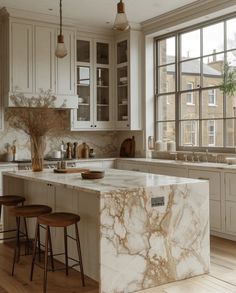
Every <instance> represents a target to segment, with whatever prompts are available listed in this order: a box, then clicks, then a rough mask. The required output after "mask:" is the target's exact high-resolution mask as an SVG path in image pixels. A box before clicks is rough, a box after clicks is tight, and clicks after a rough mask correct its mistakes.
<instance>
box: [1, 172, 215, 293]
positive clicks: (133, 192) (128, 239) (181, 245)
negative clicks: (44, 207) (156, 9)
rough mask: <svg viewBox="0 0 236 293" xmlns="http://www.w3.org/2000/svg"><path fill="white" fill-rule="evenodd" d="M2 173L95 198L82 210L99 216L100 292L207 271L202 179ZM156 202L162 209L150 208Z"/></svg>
mask: <svg viewBox="0 0 236 293" xmlns="http://www.w3.org/2000/svg"><path fill="white" fill-rule="evenodd" d="M4 175H7V176H10V177H15V178H20V179H23V180H30V181H33V182H34V181H37V182H44V183H51V184H54V185H56V186H62V187H66V188H70V189H74V190H77V191H79V192H78V196H81V197H83V196H84V197H86V195H87V196H88V193H94V194H95V195H98V198H99V200H97V201H96V202H97V205H96V207H90V206H88V209H90V211H93V212H94V213H95V211H96V214H99V215H100V217H99V219H97V221H98V222H97V224H96V229H99V234H100V240H99V243H93V247H94V249H97V251H99V252H100V263H99V266H98V267H99V268H100V292H101V293H131V292H137V291H139V290H143V289H147V288H151V287H156V286H158V285H161V284H165V283H169V282H172V281H176V280H181V279H186V278H189V277H193V276H196V275H201V274H205V273H208V272H209V266H210V243H209V239H210V238H209V183H208V181H204V180H196V179H190V178H177V177H170V176H163V175H154V174H146V173H141V172H134V171H125V170H113V169H109V170H106V173H105V177H104V178H103V179H99V180H82V179H81V176H80V174H56V173H53V171H52V170H47V171H43V172H32V171H17V172H4ZM64 191H65V190H64V189H63V193H64ZM80 191H82V192H81V193H80ZM84 191H86V192H87V193H83V192H84ZM76 195H77V194H76ZM55 196H57V195H55ZM157 198H159V199H160V198H161V199H162V200H163V205H161V206H153V203H154V199H157ZM79 202H82V199H81V200H79ZM85 231H86V230H85ZM87 233H89V232H87ZM88 238H89V237H88Z"/></svg>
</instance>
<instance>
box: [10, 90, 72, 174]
mask: <svg viewBox="0 0 236 293" xmlns="http://www.w3.org/2000/svg"><path fill="white" fill-rule="evenodd" d="M11 100H12V102H13V103H14V105H15V107H14V108H8V109H7V110H6V120H7V121H8V123H9V125H10V126H11V127H13V128H16V129H21V130H23V131H24V132H25V133H26V134H27V135H28V136H29V137H30V140H31V156H32V169H33V171H41V170H42V167H43V166H42V164H43V152H44V149H45V145H44V138H45V136H46V135H47V134H49V133H51V132H53V131H55V130H63V129H65V128H66V125H67V122H68V111H67V110H60V109H55V108H53V106H54V101H55V97H54V96H53V95H51V91H50V90H49V91H46V92H43V91H41V94H40V97H39V98H35V97H31V98H27V97H25V96H24V95H23V94H21V93H20V94H14V95H12V96H11Z"/></svg>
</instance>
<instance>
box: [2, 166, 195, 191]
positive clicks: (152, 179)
mask: <svg viewBox="0 0 236 293" xmlns="http://www.w3.org/2000/svg"><path fill="white" fill-rule="evenodd" d="M3 174H5V175H10V176H12V177H16V178H20V179H26V180H32V181H38V182H45V183H52V184H54V185H62V186H63V187H67V188H72V189H76V190H81V191H89V192H95V193H98V194H102V193H107V192H111V191H117V190H119V189H133V188H137V187H142V188H146V187H154V186H163V185H173V184H186V183H196V182H199V180H197V179H191V178H178V177H172V176H163V175H154V174H148V173H141V172H134V171H127V170H116V169H108V170H106V171H105V177H104V178H102V179H97V180H85V179H82V178H81V174H80V173H75V174H58V173H54V172H53V170H52V169H49V170H44V171H42V172H32V171H30V170H20V171H11V172H3Z"/></svg>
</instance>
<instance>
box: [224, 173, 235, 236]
mask: <svg viewBox="0 0 236 293" xmlns="http://www.w3.org/2000/svg"><path fill="white" fill-rule="evenodd" d="M225 231H226V233H229V234H233V235H236V174H235V173H230V172H227V173H225Z"/></svg>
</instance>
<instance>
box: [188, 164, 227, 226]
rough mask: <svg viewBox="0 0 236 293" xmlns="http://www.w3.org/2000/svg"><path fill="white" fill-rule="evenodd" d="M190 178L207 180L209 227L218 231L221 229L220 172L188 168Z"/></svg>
mask: <svg viewBox="0 0 236 293" xmlns="http://www.w3.org/2000/svg"><path fill="white" fill-rule="evenodd" d="M188 174H189V177H190V178H196V179H202V180H209V188H210V194H209V196H210V228H211V230H214V231H218V232H220V231H221V230H222V224H221V223H222V216H221V173H220V172H215V171H205V170H200V169H198V170H196V169H189V171H188Z"/></svg>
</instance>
